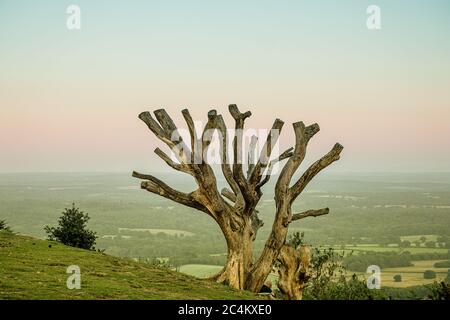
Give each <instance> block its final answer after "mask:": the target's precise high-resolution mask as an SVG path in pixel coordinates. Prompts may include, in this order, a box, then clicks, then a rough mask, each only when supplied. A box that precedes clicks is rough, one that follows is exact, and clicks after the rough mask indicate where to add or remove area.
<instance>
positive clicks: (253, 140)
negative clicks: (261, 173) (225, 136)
mask: <svg viewBox="0 0 450 320" xmlns="http://www.w3.org/2000/svg"><path fill="white" fill-rule="evenodd" d="M257 145H258V137H257V136H255V135H253V136H252V137H251V140H250V146H249V150H248V169H247V179H249V178H250V175H251V174H252V172H253V169H254V168H255V152H256V147H257Z"/></svg>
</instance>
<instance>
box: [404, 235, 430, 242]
mask: <svg viewBox="0 0 450 320" xmlns="http://www.w3.org/2000/svg"><path fill="white" fill-rule="evenodd" d="M422 237H425V239H426V240H425V241H437V238H438V236H437V235H434V234H424V235H415V236H403V237H400V239H401V240H402V241H409V242H414V241H420V238H422Z"/></svg>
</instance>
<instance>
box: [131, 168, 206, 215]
mask: <svg viewBox="0 0 450 320" xmlns="http://www.w3.org/2000/svg"><path fill="white" fill-rule="evenodd" d="M133 177H135V178H139V179H143V180H147V181H143V182H142V183H141V188H142V189H146V190H147V191H149V192H152V193H155V194H158V195H160V196H162V197H164V198H167V199H169V200H172V201H175V202H177V203H180V204H183V205H185V206H188V207H191V208H195V209H198V210H201V211H203V212H206V213H207V214H209V215H211V213H210V212H209V211H208V209H207V208H206V207H205V206H203V205H202V204H201V203H199V202H198V201H196V200H195V199H194V197H193V196H192V193H184V192H180V191H177V190H175V189H173V188H171V187H169V186H168V185H167V184H165V183H164V182H163V181H161V180H159V179H158V178H155V177H154V176H152V175H148V174H142V173H139V172H136V171H133Z"/></svg>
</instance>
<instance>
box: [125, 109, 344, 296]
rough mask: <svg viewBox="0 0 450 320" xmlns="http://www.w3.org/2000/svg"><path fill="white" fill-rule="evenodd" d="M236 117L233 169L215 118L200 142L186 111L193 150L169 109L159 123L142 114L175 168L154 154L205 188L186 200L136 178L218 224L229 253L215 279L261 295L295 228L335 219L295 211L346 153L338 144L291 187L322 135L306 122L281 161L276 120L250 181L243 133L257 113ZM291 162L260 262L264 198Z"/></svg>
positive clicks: (234, 112) (211, 115)
mask: <svg viewBox="0 0 450 320" xmlns="http://www.w3.org/2000/svg"><path fill="white" fill-rule="evenodd" d="M229 111H230V113H231V116H232V117H233V119H234V121H235V126H234V129H235V130H234V137H233V148H232V150H231V151H232V152H231V153H232V154H233V161H232V164H230V161H229V159H228V154H229V150H228V140H227V139H228V137H227V127H226V125H225V122H224V120H223V118H222V116H221V115H219V114H217V112H216V110H211V111H209V112H208V122H207V123H206V125H205V127H204V128H203V131H202V134H201V136H197V132H196V129H195V127H194V122H193V120H192V117H191V115H190V114H189V111H188V110H187V109H184V110H183V111H182V114H183V117H184V119H185V121H186V123H187V127H188V129H189V133H190V140H191V143H190V146H187V145H186V143H185V142H184V141H183V139H182V137H181V136H180V135H179V134H178V128H177V126H176V125H175V124H174V122H173V120H172V119H171V118H170V116H169V115H168V114H167V112H166V111H165V110H164V109H159V110H156V111H155V112H154V115H155V117H156V120H155V119H154V118H153V117H152V115H151V114H150V113H149V112H143V113H141V114H140V115H139V118H140V119H141V120H142V121H143V122H145V124H146V125H147V126H148V128H149V129H150V130H151V131H152V132H153V133H154V134H155V135H156V136H157V137H158V138H159V139H160V140H161V141H162V142H164V143H165V144H166V145H167V146H168V147H169V148H170V149H171V150H172V151H173V152H174V154H175V155H176V157H177V159H178V161H177V162H175V161H173V160H172V159H171V158H170V157H169V156H168V155H167V154H165V153H164V152H163V151H162V150H161V149H159V148H156V149H155V153H156V154H157V155H158V156H159V157H160V158H161V159H162V160H163V161H165V162H166V163H167V164H168V165H169V166H170V167H172V168H173V169H175V170H177V171H181V172H184V173H186V174H189V175H191V176H192V177H193V178H194V179H195V181H196V183H197V185H198V188H197V189H196V190H194V191H192V192H190V193H185V192H180V191H177V190H175V189H173V188H171V187H170V186H168V185H167V184H166V183H164V182H163V181H161V180H159V179H157V178H155V177H154V176H152V175H147V174H141V173H138V172H133V177H136V178H140V179H143V180H144V181H143V182H142V184H141V188H142V189H145V190H147V191H149V192H152V193H155V194H158V195H160V196H162V197H165V198H167V199H170V200H173V201H175V202H178V203H180V204H183V205H185V206H188V207H192V208H195V209H197V210H200V211H203V212H205V213H206V214H207V215H209V216H211V217H212V218H213V219H214V220H215V221H216V223H217V224H218V225H219V226H220V229H221V230H222V233H223V235H224V237H225V240H226V243H227V248H228V255H227V262H226V264H225V266H224V268H223V269H222V270H221V271H220V272H219V273H218V274H217V275H216V276H214V277H213V279H214V280H216V281H218V282H223V283H227V284H229V285H230V286H232V287H234V288H237V289H246V290H250V291H253V292H258V291H259V290H260V288H261V287H262V285H263V283H264V281H265V279H266V278H267V276H268V275H269V273H270V272H271V270H272V267H273V265H274V263H275V262H276V259H277V257H278V256H279V254H280V250H281V249H282V247H283V245H284V243H285V240H286V235H287V233H288V227H289V225H290V223H291V222H293V221H296V220H300V219H303V218H306V217H317V216H320V215H324V214H327V213H328V212H329V210H328V208H325V209H319V210H309V211H305V212H301V213H293V212H292V209H291V206H292V203H293V202H294V201H295V199H297V197H298V196H299V195H300V193H301V192H302V191H303V190H304V189H305V187H306V186H307V185H308V183H309V182H310V181H311V180H312V179H313V178H314V177H315V176H316V175H317V174H318V173H319V172H320V171H321V170H322V169H324V168H326V167H327V166H329V165H330V164H331V163H333V162H334V161H336V160H338V159H339V155H340V153H341V151H342V149H343V147H342V146H341V145H340V144H338V143H337V144H336V145H335V146H334V147H333V148H332V149H331V151H329V152H328V153H327V154H326V155H324V156H323V157H322V158H320V159H319V160H318V161H316V162H314V163H313V164H312V165H311V166H310V167H309V168H308V169H307V170H306V171H305V172H304V173H303V175H301V177H300V178H299V179H298V180H297V181H295V182H294V183H292V185H291V180H292V177H293V175H294V173H295V172H296V170H297V169H298V167H299V166H300V164H301V163H302V161H303V159H304V158H305V154H306V148H307V145H308V142H309V140H310V139H311V138H312V137H313V136H314V135H315V134H316V133H317V132H318V131H319V126H318V125H317V124H313V125H310V126H305V125H304V124H303V122H296V123H294V124H293V127H294V131H295V147H293V148H289V149H288V150H286V151H285V152H283V153H281V154H279V155H277V156H275V157H274V156H272V151H273V148H274V146H275V143H276V141H277V139H278V134H277V133H279V132H280V131H281V129H282V127H283V124H284V122H283V121H281V120H279V119H276V120H275V121H274V123H273V126H272V130H270V132H269V134H268V136H267V139H266V140H265V142H264V147H263V148H262V151H261V153H260V155H259V157H258V158H257V159H254V161H250V163H249V164H248V168H247V172H246V174H245V173H244V167H243V163H242V161H241V158H242V153H243V150H244V148H243V132H242V129H244V122H245V120H246V119H247V118H248V117H250V116H251V112H250V111H247V112H245V113H241V112H240V111H239V109H238V107H237V106H236V105H230V106H229ZM211 131H214V132H218V133H219V139H220V156H221V169H222V173H223V176H224V177H225V179H226V181H227V183H228V185H229V188H224V189H222V190H221V191H219V190H218V187H217V180H216V176H215V174H214V171H213V169H212V167H211V165H210V164H209V163H208V159H207V156H206V154H207V150H208V147H209V145H210V143H211ZM256 142H257V138H256V137H253V138H252V141H251V143H250V150H249V153H248V157H249V159H252V158H253V155H254V153H255V145H256ZM200 151H201V152H200ZM270 159H272V160H270ZM286 159H287V162H286V164H285V165H284V167H283V169H282V170H281V173H280V175H279V177H278V180H277V182H276V187H275V202H276V212H275V220H274V222H273V225H272V231H271V233H270V235H269V237H268V239H267V241H266V243H265V247H264V249H263V251H262V253H261V255H260V256H259V258H258V259H257V260H256V261H253V240H254V239H255V237H256V233H257V231H258V229H259V228H260V227H261V226H262V225H263V222H262V221H261V220H260V219H259V218H258V212H257V210H256V206H257V204H258V202H259V200H260V199H261V196H262V194H263V193H262V187H263V186H264V185H265V184H266V183H267V182H268V181H269V179H270V178H271V171H272V168H273V166H274V165H275V164H276V163H277V162H280V161H283V160H286Z"/></svg>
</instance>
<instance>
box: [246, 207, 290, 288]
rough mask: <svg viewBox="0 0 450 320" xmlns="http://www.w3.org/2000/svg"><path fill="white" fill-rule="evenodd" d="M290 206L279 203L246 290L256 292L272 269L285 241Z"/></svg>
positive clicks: (248, 279)
mask: <svg viewBox="0 0 450 320" xmlns="http://www.w3.org/2000/svg"><path fill="white" fill-rule="evenodd" d="M289 214H290V206H289V205H288V203H286V202H285V201H281V202H280V203H279V207H278V208H277V213H276V215H275V221H274V223H273V226H272V232H271V233H270V235H269V238H268V239H267V241H266V245H265V246H264V249H263V252H262V253H261V256H260V257H259V259H258V260H257V261H256V263H255V265H254V266H253V267H252V269H251V272H250V275H249V277H248V278H247V283H246V289H247V290H250V291H253V292H258V291H259V290H260V289H261V287H262V286H263V284H264V281H266V279H267V277H268V276H269V274H270V272H271V271H272V269H273V266H274V263H275V261H276V259H277V257H278V255H279V253H280V250H281V248H282V246H283V244H284V242H285V240H286V236H287V232H288V228H287V226H288V225H289V222H288V221H289V220H288V218H289Z"/></svg>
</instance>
